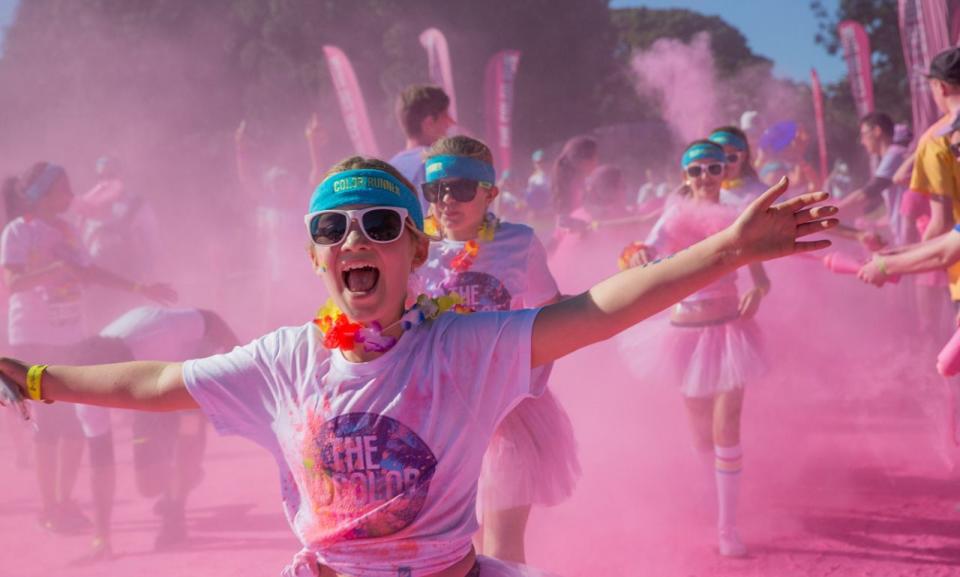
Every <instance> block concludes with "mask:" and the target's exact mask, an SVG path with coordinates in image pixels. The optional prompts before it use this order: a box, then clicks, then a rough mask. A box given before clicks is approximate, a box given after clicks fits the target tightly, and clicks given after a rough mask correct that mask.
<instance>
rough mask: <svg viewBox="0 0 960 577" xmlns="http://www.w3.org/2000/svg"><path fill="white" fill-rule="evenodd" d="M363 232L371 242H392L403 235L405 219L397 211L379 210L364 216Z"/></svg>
mask: <svg viewBox="0 0 960 577" xmlns="http://www.w3.org/2000/svg"><path fill="white" fill-rule="evenodd" d="M362 224H363V230H365V231H366V232H367V236H368V237H370V240H373V241H376V242H392V241H395V240H397V239H398V238H400V235H401V234H402V233H403V217H402V216H400V213H399V212H397V211H395V210H390V209H388V208H378V209H375V210H371V211H369V212H367V213H365V214H364V215H363V223H362Z"/></svg>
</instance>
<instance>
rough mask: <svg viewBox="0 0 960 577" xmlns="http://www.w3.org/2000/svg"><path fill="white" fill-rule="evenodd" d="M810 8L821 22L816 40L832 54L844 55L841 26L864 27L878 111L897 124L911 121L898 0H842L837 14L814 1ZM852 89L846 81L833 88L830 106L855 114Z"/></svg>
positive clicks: (830, 89) (818, 25) (818, 24)
mask: <svg viewBox="0 0 960 577" xmlns="http://www.w3.org/2000/svg"><path fill="white" fill-rule="evenodd" d="M810 8H811V10H813V12H814V14H815V15H816V18H817V28H818V31H817V35H816V37H815V40H816V42H817V44H819V45H821V46H823V47H824V48H825V49H826V51H827V52H828V53H829V54H833V55H837V56H839V55H840V50H841V47H840V37H839V35H838V34H837V25H838V24H840V22H842V21H844V20H853V21H855V22H859V23H860V24H862V25H863V27H864V29H865V30H866V32H867V36H868V37H869V38H870V50H871V52H872V54H871V61H872V63H873V86H874V100H875V103H876V108H877V110H882V111H884V112H886V113H887V114H890V115H891V116H893V117H894V119H896V120H897V121H901V122H907V121H909V119H910V115H911V112H910V84H909V80H908V78H907V71H906V65H905V64H904V60H903V48H902V46H901V44H900V28H899V23H898V20H897V18H898V15H897V0H841V1H840V6H839V8H838V10H837V12H836V13H833V14H831V13H830V11H829V10H827V8H826V7H825V6H824V5H823V2H822V0H812V1H811V2H810ZM849 86H850V81H849V79H848V78H846V77H844V79H843V80H842V81H841V82H838V83H836V84H834V85H831V86H830V87H829V90H828V92H829V94H830V100H831V102H830V104H831V106H842V107H843V108H844V109H845V110H847V111H850V112H852V113H854V114H855V108H854V105H853V97H852V95H851V94H850V88H849Z"/></svg>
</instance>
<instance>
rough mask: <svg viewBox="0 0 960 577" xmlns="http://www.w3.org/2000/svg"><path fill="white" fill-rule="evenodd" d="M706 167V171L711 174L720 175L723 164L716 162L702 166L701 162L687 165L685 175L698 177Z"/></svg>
mask: <svg viewBox="0 0 960 577" xmlns="http://www.w3.org/2000/svg"><path fill="white" fill-rule="evenodd" d="M704 168H706V169H707V172H709V173H710V174H712V175H713V176H720V175H721V174H723V165H722V164H720V163H719V162H718V163H715V164H708V165H706V166H703V165H702V164H694V165H693V166H688V167H687V168H686V172H687V176H689V177H690V178H700V175H702V174H703V169H704Z"/></svg>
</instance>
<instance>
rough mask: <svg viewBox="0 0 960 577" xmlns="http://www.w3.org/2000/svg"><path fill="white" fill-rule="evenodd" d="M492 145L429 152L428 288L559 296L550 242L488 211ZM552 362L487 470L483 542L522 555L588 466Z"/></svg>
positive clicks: (482, 300)
mask: <svg viewBox="0 0 960 577" xmlns="http://www.w3.org/2000/svg"><path fill="white" fill-rule="evenodd" d="M496 182H497V179H496V173H495V171H494V168H493V154H492V153H491V152H490V149H489V148H488V147H487V146H486V145H485V144H484V143H482V142H480V141H479V140H475V139H473V138H470V137H467V136H454V137H450V138H443V139H440V140H438V141H437V142H436V143H434V144H433V146H431V147H430V149H429V150H428V151H427V161H426V182H425V183H424V184H423V185H422V189H423V194H424V198H426V200H427V202H429V203H430V206H431V211H432V213H433V215H434V217H435V219H436V222H437V224H438V229H439V230H438V232H439V233H440V236H441V240H440V241H438V242H434V243H431V245H430V256H429V258H428V259H427V263H426V265H424V266H423V267H422V268H421V269H420V276H421V277H422V278H423V280H424V282H425V288H426V291H427V293H428V294H431V295H434V296H440V295H444V294H448V293H456V294H457V295H459V296H460V299H461V304H462V305H464V306H466V307H468V308H470V309H471V310H474V311H508V310H512V309H522V308H533V307H539V306H543V305H546V304H549V303H552V302H556V301H557V300H558V297H559V296H560V295H559V291H558V289H557V283H556V281H554V278H553V275H552V274H550V269H549V268H548V267H547V256H546V251H545V250H544V248H543V245H542V244H541V243H540V241H539V240H538V239H537V236H536V234H534V231H533V229H532V228H530V227H528V226H526V225H522V224H513V223H509V222H502V221H500V220H499V219H497V217H496V216H495V215H494V214H493V213H491V212H489V210H490V205H491V203H492V202H493V200H494V199H495V198H496V197H497V194H499V190H498V189H497V187H496V185H495V183H496ZM549 373H550V365H547V366H544V367H541V368H540V369H536V370H535V371H534V375H533V377H532V379H533V380H534V381H535V382H537V383H538V385H537V386H538V388H542V389H543V394H542V395H540V396H539V397H536V398H531V399H526V400H524V401H521V402H520V404H518V405H517V406H516V408H514V409H513V410H512V411H511V412H510V413H509V414H508V415H507V416H506V418H505V419H504V420H503V421H502V422H501V423H500V426H499V427H498V428H497V430H496V432H495V433H494V435H493V440H492V441H491V442H490V447H489V448H488V449H487V454H486V456H485V457H484V461H483V469H482V473H481V476H480V487H479V494H478V504H479V507H480V518H481V533H480V536H479V539H478V541H479V543H480V548H481V550H482V552H483V553H485V554H487V555H491V556H493V557H496V558H498V559H504V560H508V561H515V562H519V563H522V562H524V560H525V554H524V530H525V528H526V524H527V519H528V518H529V516H530V508H531V506H533V505H545V506H550V505H556V504H558V503H560V502H561V501H563V500H565V499H566V498H567V497H569V496H570V494H571V493H572V492H573V488H574V485H575V484H576V480H577V477H578V476H579V473H580V465H579V463H578V461H577V454H576V445H575V443H574V437H573V427H572V426H571V424H570V419H569V417H567V414H566V412H565V411H564V410H563V408H562V407H561V406H560V404H559V403H558V402H557V400H556V398H555V397H554V396H553V394H552V393H551V392H550V389H549V388H547V387H546V381H547V377H548V376H549Z"/></svg>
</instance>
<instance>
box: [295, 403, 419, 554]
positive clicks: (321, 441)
mask: <svg viewBox="0 0 960 577" xmlns="http://www.w3.org/2000/svg"><path fill="white" fill-rule="evenodd" d="M303 457H304V465H305V467H304V468H305V470H306V483H307V487H306V488H307V491H308V492H309V494H310V500H311V501H312V504H313V509H314V511H313V512H314V514H315V516H316V521H317V523H318V525H319V526H318V527H316V529H318V530H319V531H318V532H319V535H317V534H315V537H317V538H319V539H320V540H327V539H330V540H334V541H338V540H346V539H366V538H372V537H384V536H387V535H392V534H394V533H396V532H397V531H400V530H401V529H403V528H405V527H407V526H408V525H410V524H411V523H413V521H414V520H415V519H416V518H417V516H418V515H419V514H420V511H421V509H422V508H423V504H424V502H425V501H426V499H427V493H428V492H429V490H430V481H431V479H433V475H434V474H435V472H436V468H437V459H436V457H435V456H434V455H433V452H432V451H431V450H430V447H428V446H427V444H426V443H424V442H423V440H422V439H420V437H419V436H417V434H416V433H414V432H413V431H411V430H410V429H409V428H407V427H406V426H405V425H404V424H403V423H400V422H399V421H395V420H394V419H391V418H390V417H385V416H383V415H376V414H371V413H348V414H345V415H340V416H338V417H335V418H333V419H330V420H329V421H326V422H324V423H323V425H322V426H321V427H320V430H319V431H316V432H315V433H314V434H312V435H308V437H307V438H306V439H305V446H304V455H303Z"/></svg>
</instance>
